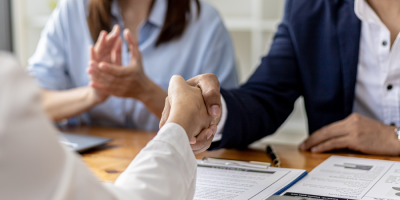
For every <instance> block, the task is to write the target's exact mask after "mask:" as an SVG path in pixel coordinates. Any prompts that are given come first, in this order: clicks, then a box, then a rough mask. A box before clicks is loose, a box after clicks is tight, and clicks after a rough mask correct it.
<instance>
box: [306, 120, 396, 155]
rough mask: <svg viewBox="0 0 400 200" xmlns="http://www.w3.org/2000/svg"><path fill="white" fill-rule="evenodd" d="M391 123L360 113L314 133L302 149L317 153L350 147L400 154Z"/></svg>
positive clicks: (364, 151)
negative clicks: (387, 123) (386, 123)
mask: <svg viewBox="0 0 400 200" xmlns="http://www.w3.org/2000/svg"><path fill="white" fill-rule="evenodd" d="M394 129H395V127H394V126H388V125H385V124H383V123H381V122H378V121H375V120H373V119H370V118H367V117H364V116H362V115H359V114H352V115H350V116H349V117H347V118H346V119H344V120H342V121H338V122H335V123H333V124H330V125H328V126H326V127H323V128H321V129H320V130H318V131H316V132H314V133H313V134H312V135H311V136H310V137H309V138H308V139H307V140H306V141H305V142H304V143H303V144H302V145H301V146H300V149H301V150H311V151H312V152H315V153H321V152H326V151H331V150H334V149H350V150H354V151H359V152H362V153H366V154H376V155H393V156H398V155H400V141H399V140H398V139H397V135H396V134H395V132H394Z"/></svg>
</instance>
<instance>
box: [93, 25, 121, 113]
mask: <svg viewBox="0 0 400 200" xmlns="http://www.w3.org/2000/svg"><path fill="white" fill-rule="evenodd" d="M119 35H120V28H119V26H117V25H115V26H114V28H113V30H112V31H111V33H110V34H108V35H107V32H106V31H101V32H100V35H99V38H98V39H97V42H96V44H95V45H94V46H90V60H89V68H88V72H89V71H90V68H91V67H90V66H92V65H94V63H100V62H110V63H116V64H117V63H118V64H121V63H122V59H121V44H122V41H121V37H120V36H119ZM90 79H91V80H93V77H92V76H90ZM91 84H92V82H90V83H89V87H87V90H88V91H87V92H88V95H87V97H88V98H89V100H90V101H91V102H92V104H93V105H97V104H100V103H102V102H104V101H105V100H106V99H107V98H108V97H109V96H110V94H109V93H107V92H105V91H101V90H98V89H95V88H94V87H90V85H91Z"/></svg>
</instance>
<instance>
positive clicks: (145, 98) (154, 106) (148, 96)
mask: <svg viewBox="0 0 400 200" xmlns="http://www.w3.org/2000/svg"><path fill="white" fill-rule="evenodd" d="M167 96H168V94H167V92H166V91H164V90H163V89H162V88H161V87H160V86H158V85H157V84H156V83H154V82H153V81H151V80H150V81H149V83H148V87H147V90H146V92H145V93H143V94H142V95H140V97H139V100H140V101H141V102H142V103H143V104H144V105H145V106H146V107H147V109H149V111H150V112H152V113H153V114H154V115H156V116H157V117H158V118H159V119H160V118H161V115H162V112H163V110H164V105H165V98H167Z"/></svg>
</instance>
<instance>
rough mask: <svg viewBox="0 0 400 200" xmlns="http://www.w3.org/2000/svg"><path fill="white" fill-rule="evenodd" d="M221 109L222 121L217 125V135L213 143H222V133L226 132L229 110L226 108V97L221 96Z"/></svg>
mask: <svg viewBox="0 0 400 200" xmlns="http://www.w3.org/2000/svg"><path fill="white" fill-rule="evenodd" d="M221 107H222V108H221V109H222V116H221V120H220V121H219V124H218V125H217V128H218V130H217V133H216V134H215V136H214V139H213V142H217V141H220V140H221V139H222V132H223V131H224V130H223V129H224V126H225V122H226V118H227V117H228V109H227V107H226V102H225V99H224V97H223V96H222V95H221Z"/></svg>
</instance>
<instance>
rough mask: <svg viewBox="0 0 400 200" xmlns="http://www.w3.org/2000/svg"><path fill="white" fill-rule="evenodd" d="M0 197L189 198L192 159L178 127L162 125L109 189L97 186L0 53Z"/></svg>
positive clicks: (32, 88) (35, 94)
mask: <svg viewBox="0 0 400 200" xmlns="http://www.w3.org/2000/svg"><path fill="white" fill-rule="evenodd" d="M0 63H1V65H2V66H0V96H1V98H0V110H1V112H0V166H1V170H0V177H1V178H0V199H30V200H36V199H38V200H39V199H40V200H43V199H57V200H68V199H75V200H86V199H96V200H110V199H136V200H142V199H143V200H144V199H191V198H193V194H194V190H195V189H194V188H195V174H196V160H195V158H194V155H193V152H192V150H191V149H190V146H189V142H188V138H187V136H186V133H185V131H184V129H183V128H182V127H180V126H179V125H176V124H167V125H165V127H164V128H163V129H162V130H161V131H160V132H159V134H158V135H157V136H156V137H155V138H154V139H153V140H152V141H151V142H149V144H148V145H147V146H146V147H145V148H144V149H143V150H142V151H141V152H140V153H139V154H138V155H137V157H136V158H135V159H134V161H133V162H132V164H131V165H130V166H129V167H128V169H127V170H126V172H124V173H123V174H122V175H121V177H120V178H119V179H118V180H117V182H116V183H115V185H106V186H105V185H103V184H102V183H101V182H100V181H99V180H98V179H97V178H96V177H95V176H94V175H93V173H91V172H90V170H89V169H88V168H87V167H86V166H85V164H84V162H83V161H82V159H81V158H80V157H79V156H78V155H77V154H75V153H74V152H72V151H69V150H67V149H66V148H65V147H63V146H61V144H60V143H59V142H58V137H57V135H56V132H57V131H56V129H55V128H54V127H53V125H52V124H51V122H50V120H49V119H48V117H47V116H46V115H45V114H44V112H43V109H42V107H41V106H40V90H39V88H38V87H37V86H36V84H35V83H34V81H33V79H32V78H31V77H29V76H28V75H27V74H26V73H25V72H24V71H23V69H22V67H20V66H19V64H18V63H16V62H15V60H14V59H11V58H10V57H9V56H8V55H6V54H4V53H0Z"/></svg>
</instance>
